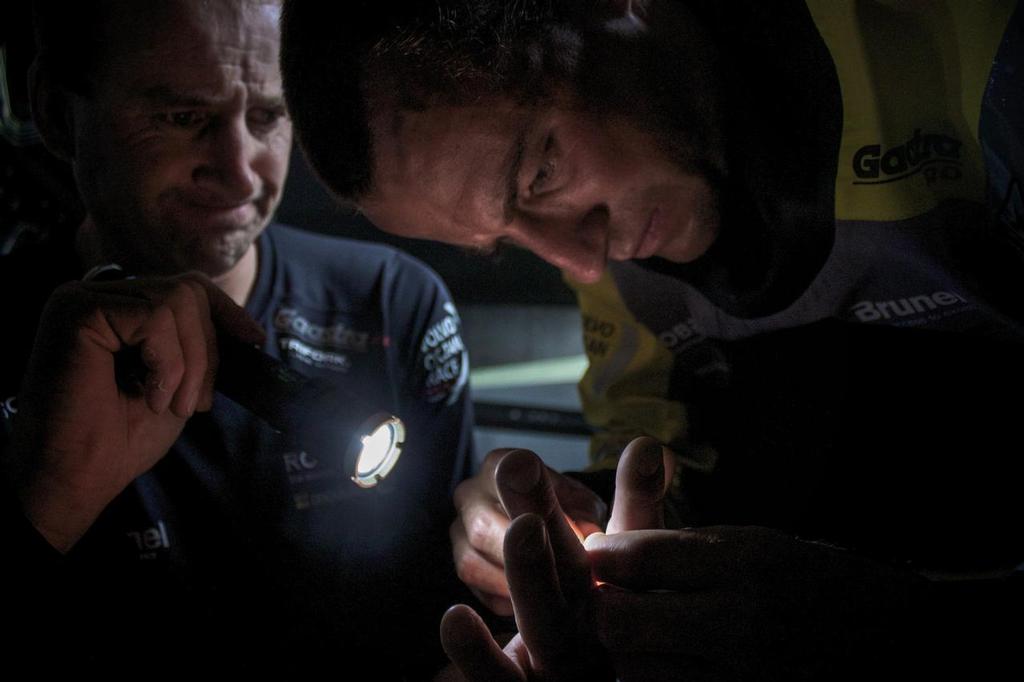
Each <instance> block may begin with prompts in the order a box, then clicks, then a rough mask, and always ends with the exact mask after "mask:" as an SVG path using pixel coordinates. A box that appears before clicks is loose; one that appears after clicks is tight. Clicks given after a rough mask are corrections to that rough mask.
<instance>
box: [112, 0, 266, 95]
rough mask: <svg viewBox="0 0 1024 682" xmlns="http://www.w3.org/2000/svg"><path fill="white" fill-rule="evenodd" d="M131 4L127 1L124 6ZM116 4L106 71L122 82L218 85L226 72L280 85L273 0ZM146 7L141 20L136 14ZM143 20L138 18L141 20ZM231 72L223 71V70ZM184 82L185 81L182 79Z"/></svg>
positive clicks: (264, 84) (184, 0)
mask: <svg viewBox="0 0 1024 682" xmlns="http://www.w3.org/2000/svg"><path fill="white" fill-rule="evenodd" d="M126 5H131V6H126ZM149 5H150V3H117V6H116V7H112V8H110V11H111V12H112V14H111V15H110V16H109V17H108V21H107V22H106V28H105V33H106V34H107V36H106V37H107V38H108V40H107V46H106V51H107V55H108V60H107V65H106V70H107V72H108V73H110V74H112V75H114V76H115V77H120V78H122V81H123V82H124V83H132V82H133V81H134V80H135V78H133V77H138V78H140V79H142V80H145V81H152V80H154V79H155V80H159V81H163V82H167V83H168V84H175V81H176V80H185V81H189V82H190V84H192V85H194V86H195V87H196V88H199V89H201V88H202V85H203V83H204V82H205V83H206V84H207V85H208V86H210V87H216V85H217V83H218V81H219V80H220V79H222V78H223V77H224V76H225V75H227V76H228V77H230V78H238V77H243V78H247V79H250V78H255V79H256V80H257V81H261V82H262V85H263V87H266V88H268V89H272V88H274V87H276V88H278V89H279V88H280V71H279V69H278V66H277V59H278V52H279V44H280V35H279V29H278V22H277V18H278V15H279V8H278V7H277V5H276V4H274V3H258V2H240V3H233V2H202V1H201V0H175V1H173V2H161V3H153V7H152V10H151V11H148V10H149ZM141 6H145V8H146V9H147V11H146V12H144V14H145V19H144V21H143V17H142V16H141V15H140V11H141V9H142V7H141ZM140 22H141V23H140ZM225 69H226V70H228V71H230V72H231V73H223V70H225ZM182 85H184V83H182Z"/></svg>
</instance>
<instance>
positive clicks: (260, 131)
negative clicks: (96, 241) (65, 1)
mask: <svg viewBox="0 0 1024 682" xmlns="http://www.w3.org/2000/svg"><path fill="white" fill-rule="evenodd" d="M278 13H279V8H278V7H277V6H276V5H274V4H263V3H256V2H238V3H234V2H202V1H201V0H179V1H177V2H173V3H167V4H163V3H162V4H160V5H158V6H157V5H151V4H150V3H131V2H124V3H120V7H119V9H117V10H112V11H111V16H110V18H109V20H108V21H107V22H106V34H107V35H106V36H105V39H106V46H105V48H104V50H105V51H104V54H103V58H102V59H101V60H100V64H99V66H98V67H97V69H96V72H95V73H94V74H93V76H92V81H91V83H92V88H91V91H90V93H89V94H88V95H86V96H74V97H73V103H72V109H71V111H72V117H73V118H72V125H73V135H74V149H73V150H72V160H73V164H74V170H75V175H76V178H77V180H78V185H79V189H80V191H81V193H82V195H83V199H84V201H85V205H86V208H87V209H88V211H89V214H90V216H91V217H92V219H93V221H94V222H95V224H96V227H97V230H98V234H99V238H100V240H101V245H102V248H103V249H104V252H105V255H107V256H108V257H114V258H117V259H120V260H122V261H124V262H125V264H128V265H130V266H131V267H134V268H142V269H144V270H145V271H147V272H153V273H171V272H179V271H183V270H189V269H196V270H200V271H203V272H205V273H207V274H208V275H211V276H217V275H220V274H223V273H224V272H226V271H227V270H229V269H230V268H231V267H232V266H234V265H235V263H237V262H238V260H239V259H240V258H241V257H242V256H243V255H244V254H245V253H246V251H247V250H248V249H249V248H250V246H251V245H252V243H253V240H254V239H255V238H256V237H257V236H258V235H259V233H260V231H261V230H262V229H263V228H264V227H266V225H267V223H268V221H269V220H270V217H271V215H272V213H273V211H274V209H275V208H276V206H277V203H278V201H279V200H280V197H281V190H282V188H283V185H284V180H285V177H286V175H287V172H288V158H289V152H290V149H291V123H290V121H289V120H288V118H287V116H286V112H285V107H284V100H283V97H282V90H281V76H280V72H279V70H278V45H279V34H278V27H277V18H278Z"/></svg>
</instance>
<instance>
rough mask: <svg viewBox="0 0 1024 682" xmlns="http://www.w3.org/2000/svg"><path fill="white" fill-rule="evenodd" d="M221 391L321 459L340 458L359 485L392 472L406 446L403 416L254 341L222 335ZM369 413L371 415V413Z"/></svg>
mask: <svg viewBox="0 0 1024 682" xmlns="http://www.w3.org/2000/svg"><path fill="white" fill-rule="evenodd" d="M218 343H219V353H220V366H219V367H218V368H217V379H216V383H215V385H216V388H217V390H218V391H220V392H221V393H223V394H224V395H226V396H227V397H229V398H231V399H232V400H234V401H235V402H236V403H238V404H240V405H242V406H243V407H245V408H246V409H248V410H249V411H250V412H252V413H253V414H255V415H256V416H258V417H260V418H262V419H263V420H264V421H266V422H267V423H268V424H270V425H271V426H272V427H274V428H275V429H277V430H278V431H288V432H290V433H292V434H294V436H295V437H296V438H297V439H298V440H299V443H300V445H301V446H302V448H303V449H304V450H306V451H307V452H310V453H311V454H314V455H315V456H316V457H317V458H318V459H325V460H328V461H333V462H337V461H339V460H338V458H341V461H342V462H343V464H342V466H343V470H344V471H345V472H346V474H347V475H349V476H350V477H351V479H352V481H353V482H354V483H355V484H356V485H357V486H359V487H360V488H373V487H374V486H376V485H377V484H378V483H380V482H381V481H382V480H384V478H385V477H386V476H387V475H388V474H390V473H391V471H392V470H393V469H394V468H395V465H396V464H397V463H398V458H399V457H401V455H402V448H403V447H404V445H405V425H404V424H403V423H402V420H401V419H399V418H398V417H396V416H394V415H392V414H390V413H388V412H381V411H380V410H379V409H375V408H379V406H377V405H373V404H367V402H366V399H365V397H364V396H361V395H359V394H357V393H355V392H354V391H351V390H348V389H345V388H344V387H342V386H340V385H337V384H334V383H329V382H325V381H321V380H317V379H314V378H310V377H307V376H305V375H303V374H300V373H299V372H296V371H295V370H293V369H291V368H290V367H288V366H287V365H285V364H284V363H282V362H281V361H280V360H276V359H274V358H272V357H270V356H269V355H267V354H266V353H264V352H262V351H261V350H259V349H258V348H256V347H254V346H248V345H246V344H243V343H240V342H238V341H235V340H234V339H230V338H221V339H218ZM368 415H369V416H368Z"/></svg>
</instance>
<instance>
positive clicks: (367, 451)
mask: <svg viewBox="0 0 1024 682" xmlns="http://www.w3.org/2000/svg"><path fill="white" fill-rule="evenodd" d="M360 441H361V442H362V444H363V449H362V450H361V451H360V453H359V456H358V457H357V458H356V472H355V475H354V476H353V477H352V480H353V481H354V482H355V484H356V485H358V486H359V487H360V488H372V487H374V486H375V485H377V484H378V483H380V482H381V481H382V480H383V479H384V477H385V476H387V475H388V474H389V473H391V470H392V469H394V468H395V464H397V463H398V458H399V457H401V456H402V447H403V446H404V445H405V425H404V424H402V420H401V419H399V418H398V417H393V416H389V415H386V416H385V418H384V421H383V422H381V423H380V424H379V425H378V426H377V427H376V428H375V429H374V430H373V431H372V432H371V433H370V434H369V435H367V436H363V437H362V438H361V439H360Z"/></svg>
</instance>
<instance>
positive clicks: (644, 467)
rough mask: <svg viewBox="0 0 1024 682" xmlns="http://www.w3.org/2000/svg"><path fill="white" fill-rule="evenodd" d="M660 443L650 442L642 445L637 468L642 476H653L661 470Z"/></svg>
mask: <svg viewBox="0 0 1024 682" xmlns="http://www.w3.org/2000/svg"><path fill="white" fill-rule="evenodd" d="M661 457H662V455H661V443H658V442H657V441H651V442H649V443H647V444H646V445H644V448H643V450H642V451H641V455H640V463H639V466H638V467H637V468H638V469H639V471H640V473H641V474H643V475H644V476H653V475H654V474H656V473H657V472H658V471H659V470H660V469H661V464H662V459H661Z"/></svg>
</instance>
